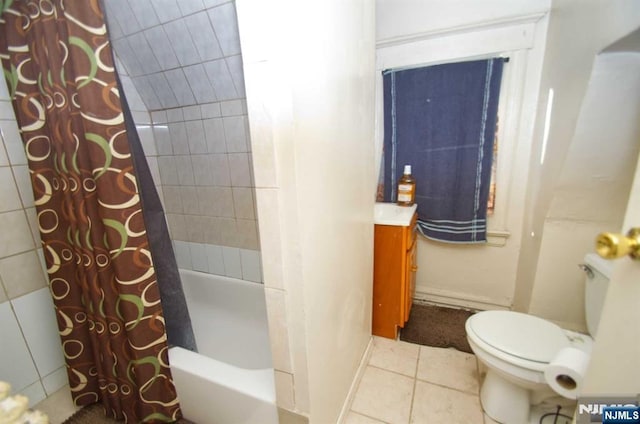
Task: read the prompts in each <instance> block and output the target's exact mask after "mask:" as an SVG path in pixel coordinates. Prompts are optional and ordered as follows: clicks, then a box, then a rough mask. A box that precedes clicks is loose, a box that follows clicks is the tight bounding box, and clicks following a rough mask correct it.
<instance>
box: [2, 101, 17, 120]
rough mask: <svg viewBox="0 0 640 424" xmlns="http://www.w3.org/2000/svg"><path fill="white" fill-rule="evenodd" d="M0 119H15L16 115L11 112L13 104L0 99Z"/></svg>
mask: <svg viewBox="0 0 640 424" xmlns="http://www.w3.org/2000/svg"><path fill="white" fill-rule="evenodd" d="M0 119H6V120H14V119H16V115H15V114H14V112H13V106H12V105H11V102H9V101H4V100H0Z"/></svg>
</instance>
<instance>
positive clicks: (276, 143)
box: [237, 0, 375, 423]
mask: <svg viewBox="0 0 640 424" xmlns="http://www.w3.org/2000/svg"><path fill="white" fill-rule="evenodd" d="M237 8H238V16H239V23H240V35H241V37H240V38H241V42H242V50H243V58H244V64H245V78H246V87H247V103H248V109H249V121H250V128H251V140H252V152H253V158H254V172H255V179H256V186H257V199H258V219H259V223H260V236H261V243H262V248H263V250H262V252H263V253H262V254H263V267H264V279H265V285H266V287H267V288H266V291H267V302H268V310H269V321H270V326H271V342H272V351H273V353H274V366H275V368H276V389H277V392H278V393H277V395H278V404H279V405H280V406H281V407H284V408H286V409H289V410H292V411H295V412H298V413H302V414H304V415H307V416H309V417H310V421H311V422H312V423H328V422H336V420H337V417H338V415H339V413H340V411H341V408H342V406H343V402H344V400H345V398H346V395H347V393H348V391H349V388H350V385H351V383H352V380H353V377H354V375H355V373H356V370H357V368H358V365H359V362H360V360H361V358H362V355H363V353H364V351H365V348H366V346H367V344H368V343H369V341H370V339H371V295H372V285H371V281H372V252H373V249H372V247H373V205H374V187H375V176H374V160H373V156H374V155H373V143H372V141H373V130H374V108H373V100H374V78H373V69H374V9H373V3H372V2H369V1H359V0H350V1H315V2H304V3H301V2H297V1H276V2H269V4H268V5H266V4H264V2H261V1H258V0H256V1H254V0H241V1H238V2H237ZM294 17H295V18H294ZM329 28H330V31H329V30H328V29H329Z"/></svg>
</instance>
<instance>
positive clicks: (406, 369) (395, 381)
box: [345, 337, 494, 424]
mask: <svg viewBox="0 0 640 424" xmlns="http://www.w3.org/2000/svg"><path fill="white" fill-rule="evenodd" d="M479 377H480V375H479V371H478V364H477V362H476V357H475V355H472V354H468V353H464V352H460V351H458V350H455V349H441V348H434V347H429V346H420V345H416V344H412V343H406V342H402V341H396V340H390V339H385V338H381V337H374V338H373V346H372V350H371V356H370V358H369V362H368V365H367V367H366V369H365V371H364V373H363V375H362V378H361V380H360V382H359V384H358V388H357V390H356V393H355V396H354V397H353V400H352V403H351V408H350V411H349V413H348V415H347V417H346V420H345V424H384V423H389V424H405V423H406V424H408V423H415V424H422V423H432V424H438V423H447V424H456V423H461V424H490V423H494V421H493V420H492V419H490V418H489V417H486V416H485V415H484V414H483V412H482V408H481V407H480V399H479V395H478V392H479V384H478V382H479V380H480V378H479Z"/></svg>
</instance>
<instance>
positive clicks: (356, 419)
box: [343, 411, 385, 424]
mask: <svg viewBox="0 0 640 424" xmlns="http://www.w3.org/2000/svg"><path fill="white" fill-rule="evenodd" d="M343 424H385V423H384V421H379V420H375V419H373V418H370V417H366V416H364V415H361V414H358V413H357V412H353V411H349V414H347V418H345V420H344V422H343Z"/></svg>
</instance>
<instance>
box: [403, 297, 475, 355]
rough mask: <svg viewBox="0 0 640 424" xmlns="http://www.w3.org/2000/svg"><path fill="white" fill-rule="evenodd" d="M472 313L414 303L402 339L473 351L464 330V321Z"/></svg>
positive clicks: (427, 344)
mask: <svg viewBox="0 0 640 424" xmlns="http://www.w3.org/2000/svg"><path fill="white" fill-rule="evenodd" d="M471 315H473V312H472V311H467V310H464V309H453V308H445V307H442V306H435V305H426V304H420V303H414V304H413V306H412V307H411V314H410V315H409V321H407V323H406V324H405V326H404V328H403V329H401V331H400V340H403V341H405V342H410V343H416V344H421V345H425V346H434V347H453V348H455V349H458V350H459V351H462V352H468V353H473V352H472V351H471V347H470V346H469V343H468V342H467V334H466V332H465V330H464V323H465V321H466V320H467V318H469V317H470V316H471Z"/></svg>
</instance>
